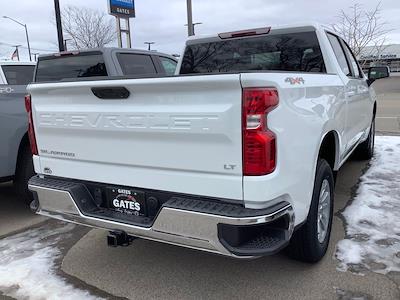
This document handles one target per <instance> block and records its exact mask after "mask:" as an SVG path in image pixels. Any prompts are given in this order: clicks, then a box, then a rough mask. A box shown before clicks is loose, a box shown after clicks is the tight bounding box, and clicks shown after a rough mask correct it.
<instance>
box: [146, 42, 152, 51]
mask: <svg viewBox="0 0 400 300" xmlns="http://www.w3.org/2000/svg"><path fill="white" fill-rule="evenodd" d="M144 43H145V44H146V45H149V48H148V50H149V51H151V45H154V44H155V42H144Z"/></svg>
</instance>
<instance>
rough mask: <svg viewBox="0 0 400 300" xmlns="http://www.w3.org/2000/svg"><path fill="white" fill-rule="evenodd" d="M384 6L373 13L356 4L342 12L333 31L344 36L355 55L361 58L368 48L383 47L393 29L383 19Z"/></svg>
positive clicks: (378, 7)
mask: <svg viewBox="0 0 400 300" xmlns="http://www.w3.org/2000/svg"><path fill="white" fill-rule="evenodd" d="M381 12H382V6H381V3H380V2H379V3H378V5H377V6H376V7H375V8H374V9H373V10H371V11H368V10H365V9H364V7H363V5H361V4H359V3H356V4H354V5H353V6H351V7H349V10H346V11H345V10H343V9H342V10H341V11H340V13H339V15H338V21H337V23H336V24H334V25H332V29H333V30H335V31H336V32H338V33H339V34H341V35H342V36H343V38H344V39H345V40H346V41H347V43H348V44H349V46H350V48H351V49H352V50H353V52H354V54H355V55H356V56H357V57H359V56H360V54H361V53H362V52H363V50H364V49H365V47H366V46H368V45H375V46H379V47H383V45H384V43H385V41H386V38H387V34H388V33H389V32H390V31H391V29H388V28H387V23H386V22H385V21H383V20H382V17H381Z"/></svg>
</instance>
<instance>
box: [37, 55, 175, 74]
mask: <svg viewBox="0 0 400 300" xmlns="http://www.w3.org/2000/svg"><path fill="white" fill-rule="evenodd" d="M176 65H177V60H176V58H175V57H173V56H170V55H167V54H164V53H160V52H156V51H143V50H136V49H123V48H97V49H84V50H74V51H67V52H61V53H54V54H48V55H41V56H39V59H38V67H37V69H36V73H35V82H57V81H63V80H64V81H65V80H71V79H77V78H80V79H83V78H90V77H103V78H105V77H118V76H137V77H146V76H153V77H154V76H159V77H161V76H167V75H173V74H174V73H175V70H176Z"/></svg>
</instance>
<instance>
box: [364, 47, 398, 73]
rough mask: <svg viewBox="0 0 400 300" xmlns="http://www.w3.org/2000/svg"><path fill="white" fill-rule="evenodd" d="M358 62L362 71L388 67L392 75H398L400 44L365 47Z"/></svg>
mask: <svg viewBox="0 0 400 300" xmlns="http://www.w3.org/2000/svg"><path fill="white" fill-rule="evenodd" d="M358 60H359V61H360V63H361V65H362V66H363V69H364V70H366V69H368V68H369V67H373V66H389V68H390V71H391V72H392V73H397V74H400V44H396V45H387V46H383V47H379V48H378V47H373V46H368V47H366V48H365V49H364V50H363V51H362V53H361V54H360V56H359V58H358Z"/></svg>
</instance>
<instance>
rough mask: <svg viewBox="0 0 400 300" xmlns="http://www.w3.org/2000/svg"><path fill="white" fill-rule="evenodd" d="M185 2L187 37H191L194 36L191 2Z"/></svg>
mask: <svg viewBox="0 0 400 300" xmlns="http://www.w3.org/2000/svg"><path fill="white" fill-rule="evenodd" d="M186 2H187V19H188V22H187V23H188V36H192V35H194V25H193V12H192V0H186Z"/></svg>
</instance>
